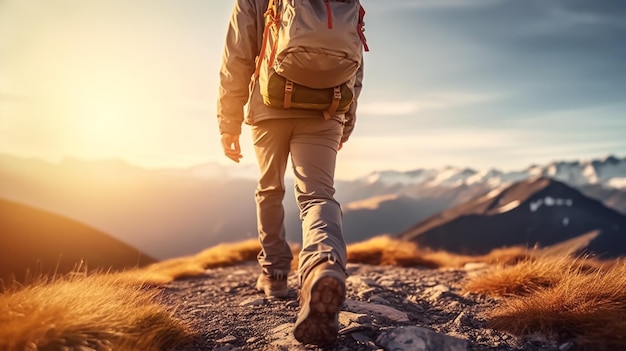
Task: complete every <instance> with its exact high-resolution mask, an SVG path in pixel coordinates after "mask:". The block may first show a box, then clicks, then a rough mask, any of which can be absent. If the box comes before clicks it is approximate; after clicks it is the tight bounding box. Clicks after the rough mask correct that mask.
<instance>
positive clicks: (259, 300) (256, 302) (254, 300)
mask: <svg viewBox="0 0 626 351" xmlns="http://www.w3.org/2000/svg"><path fill="white" fill-rule="evenodd" d="M264 304H265V298H263V297H251V298H249V299H247V300H244V301H242V302H241V303H240V304H239V306H261V305H264Z"/></svg>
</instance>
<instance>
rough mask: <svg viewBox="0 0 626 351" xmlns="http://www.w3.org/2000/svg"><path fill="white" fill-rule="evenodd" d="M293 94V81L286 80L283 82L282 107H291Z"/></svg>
mask: <svg viewBox="0 0 626 351" xmlns="http://www.w3.org/2000/svg"><path fill="white" fill-rule="evenodd" d="M292 96H293V82H292V81H290V80H287V82H286V83H285V100H284V101H283V108H290V107H291V97H292Z"/></svg>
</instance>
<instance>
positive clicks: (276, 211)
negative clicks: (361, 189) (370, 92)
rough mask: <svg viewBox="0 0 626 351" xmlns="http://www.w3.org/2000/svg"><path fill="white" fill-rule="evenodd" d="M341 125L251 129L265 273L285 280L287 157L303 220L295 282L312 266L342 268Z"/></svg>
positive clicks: (310, 121) (304, 121)
mask: <svg viewBox="0 0 626 351" xmlns="http://www.w3.org/2000/svg"><path fill="white" fill-rule="evenodd" d="M342 131H343V126H342V125H341V123H340V122H339V121H337V120H332V119H331V120H325V119H323V118H291V119H270V120H265V121H261V122H258V123H255V124H254V125H253V126H252V138H253V141H254V150H255V153H256V157H257V161H258V165H259V170H260V176H259V183H258V186H257V189H256V193H255V198H256V206H257V226H258V231H259V241H260V243H261V252H260V253H259V255H258V261H259V264H260V265H261V268H262V269H263V272H264V273H265V274H268V275H270V276H273V277H278V278H280V277H286V276H287V274H288V273H289V271H290V268H291V261H292V259H293V256H292V254H291V250H290V247H289V245H288V243H287V240H286V238H285V226H284V219H285V211H284V208H283V198H284V195H285V182H284V178H285V169H286V168H287V160H288V157H289V156H290V155H291V164H292V166H293V173H294V178H295V197H296V202H297V204H298V207H299V209H300V219H301V220H302V250H301V251H300V255H299V263H298V274H299V276H300V282H302V280H303V279H304V278H305V277H306V275H307V274H308V272H309V271H310V270H311V268H313V267H314V266H316V265H317V264H319V263H321V262H324V261H331V262H336V263H338V264H339V265H340V267H341V268H342V269H345V265H346V244H345V242H344V240H343V233H342V214H341V208H340V206H339V203H338V202H337V201H336V200H335V198H334V194H335V188H334V174H335V163H336V159H337V149H338V147H339V142H340V139H341V136H342Z"/></svg>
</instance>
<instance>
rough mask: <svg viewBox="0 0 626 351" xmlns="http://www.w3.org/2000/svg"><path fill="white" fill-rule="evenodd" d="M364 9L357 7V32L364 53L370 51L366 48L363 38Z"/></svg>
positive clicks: (365, 40)
mask: <svg viewBox="0 0 626 351" xmlns="http://www.w3.org/2000/svg"><path fill="white" fill-rule="evenodd" d="M364 19H365V9H364V8H363V6H361V5H359V24H358V26H357V31H358V32H359V37H361V42H362V43H363V49H364V50H365V51H370V48H369V46H367V39H366V38H365V34H364V33H363V32H365V21H364Z"/></svg>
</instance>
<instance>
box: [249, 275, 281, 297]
mask: <svg viewBox="0 0 626 351" xmlns="http://www.w3.org/2000/svg"><path fill="white" fill-rule="evenodd" d="M256 289H257V290H258V291H259V292H263V293H265V296H267V297H286V296H287V295H288V294H289V287H288V286H287V278H286V277H285V278H284V279H277V278H273V277H270V276H268V275H265V274H263V273H261V274H260V275H259V278H258V279H257V280H256Z"/></svg>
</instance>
